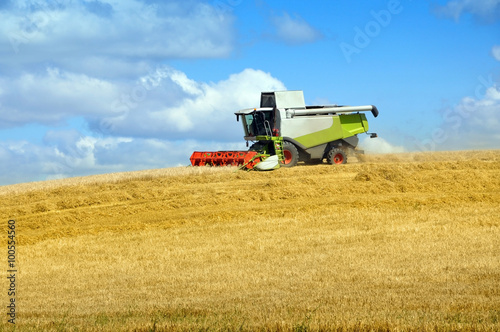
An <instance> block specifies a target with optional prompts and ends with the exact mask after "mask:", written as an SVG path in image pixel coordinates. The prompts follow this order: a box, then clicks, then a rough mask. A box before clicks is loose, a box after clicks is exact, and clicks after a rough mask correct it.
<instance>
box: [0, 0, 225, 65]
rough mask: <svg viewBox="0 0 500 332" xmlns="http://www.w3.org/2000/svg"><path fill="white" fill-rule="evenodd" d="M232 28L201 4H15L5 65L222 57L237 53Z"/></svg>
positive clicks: (0, 49) (2, 25)
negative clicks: (95, 59) (64, 59)
mask: <svg viewBox="0 0 500 332" xmlns="http://www.w3.org/2000/svg"><path fill="white" fill-rule="evenodd" d="M232 24H233V18H232V16H231V14H230V13H229V12H220V11H217V9H216V8H214V7H212V6H210V5H209V4H207V3H205V2H199V1H189V0H188V1H179V0H173V1H141V0H123V1H110V0H101V1H70V0H60V1H56V2H54V1H42V0H39V1H36V2H33V1H28V0H24V1H15V2H11V3H10V5H8V6H5V7H3V8H2V7H0V59H1V60H0V62H1V63H3V64H11V65H20V64H23V65H26V64H29V63H33V62H39V61H52V59H53V58H54V56H58V57H64V56H67V57H71V58H72V59H73V61H75V59H78V58H85V57H87V56H100V57H126V58H136V59H138V58H144V57H147V58H157V59H161V58H180V57H182V58H194V57H195V58H198V57H221V56H227V55H228V54H229V53H230V52H231V50H232V45H233V42H234V36H233V29H231V27H232ZM82 45H85V47H82Z"/></svg>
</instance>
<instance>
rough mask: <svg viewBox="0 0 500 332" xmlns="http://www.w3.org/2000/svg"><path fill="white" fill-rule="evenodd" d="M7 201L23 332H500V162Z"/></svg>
mask: <svg viewBox="0 0 500 332" xmlns="http://www.w3.org/2000/svg"><path fill="white" fill-rule="evenodd" d="M0 200H1V203H2V204H1V206H0V211H1V213H0V215H1V216H2V218H3V219H4V222H3V223H4V226H5V227H3V229H5V231H4V232H3V234H4V235H3V236H4V237H5V241H6V240H7V228H6V226H7V221H8V220H9V219H15V220H16V231H17V240H18V245H17V266H18V280H17V293H16V303H17V307H16V310H17V318H16V330H18V331H38V330H54V331H57V330H59V331H120V330H122V331H125V330H127V331H134V330H135V331H154V330H169V331H170V330H172V331H184V330H208V331H212V330H218V331H225V330H269V331H276V330H277V331H306V330H311V331H317V330H338V331H349V330H357V331H363V330H366V331H385V330H394V331H407V330H418V331H425V330H427V331H435V330H438V331H439V330H442V331H448V330H464V331H496V330H498V329H500V151H461V152H440V153H415V154H397V155H371V156H370V155H368V156H365V158H364V160H363V162H361V161H356V160H353V162H352V163H349V164H346V165H340V166H331V165H326V164H323V165H302V166H298V167H294V168H290V169H284V168H282V169H279V170H276V171H272V172H262V173H258V172H244V171H238V170H236V169H235V168H207V167H203V168H193V167H179V168H171V169H163V170H150V171H141V172H133V173H121V174H108V175H99V176H91V177H85V178H72V179H66V180H57V181H46V182H39V183H31V184H20V185H13V186H4V187H0ZM5 256H7V253H5ZM4 265H5V266H7V257H5V264H4ZM6 269H7V267H5V270H6ZM7 283H8V280H6V279H5V278H2V282H1V283H0V287H1V288H0V292H1V294H2V296H1V297H0V300H2V302H1V303H3V304H5V305H3V304H2V307H3V308H5V309H4V311H5V313H6V312H7V308H6V305H7V304H8V301H9V299H8V297H7V288H8V284H7ZM2 317H4V318H3V319H2V322H0V329H1V330H12V329H13V328H12V325H11V324H10V323H8V322H7V315H6V314H3V315H2Z"/></svg>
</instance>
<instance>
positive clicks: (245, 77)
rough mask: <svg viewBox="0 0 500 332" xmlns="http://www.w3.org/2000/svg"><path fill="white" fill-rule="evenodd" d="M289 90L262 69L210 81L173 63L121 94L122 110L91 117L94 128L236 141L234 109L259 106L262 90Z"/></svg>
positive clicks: (123, 133) (238, 131)
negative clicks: (198, 78)
mask: <svg viewBox="0 0 500 332" xmlns="http://www.w3.org/2000/svg"><path fill="white" fill-rule="evenodd" d="M285 89H286V88H285V86H284V84H283V83H282V82H280V81H279V80H277V79H276V78H274V77H272V76H271V75H270V74H269V73H265V72H263V71H261V70H254V69H245V70H243V71H242V72H240V73H237V74H233V75H231V76H230V77H229V78H228V79H226V80H222V81H219V82H217V83H205V82H196V81H194V80H192V79H190V78H188V77H187V76H186V75H185V74H184V73H182V72H180V71H177V70H174V69H172V68H166V67H165V68H159V69H158V70H157V71H156V72H155V73H154V74H152V75H151V76H146V77H142V78H141V79H140V80H138V83H137V85H136V86H135V87H133V88H132V89H131V90H129V92H128V93H127V94H126V95H125V96H122V99H121V101H120V103H119V104H118V107H119V109H121V110H124V111H125V112H124V113H123V114H117V115H116V116H109V117H105V118H100V119H97V120H96V121H92V128H93V129H94V130H96V131H100V132H104V133H106V134H108V135H114V136H115V135H116V136H133V137H148V138H153V137H154V138H161V139H189V138H194V139H207V140H221V141H227V140H234V139H236V138H237V137H240V136H241V125H238V124H237V123H236V120H235V116H234V112H236V111H238V110H239V109H242V108H248V107H258V106H259V101H260V92H262V91H274V90H285ZM171 91H177V93H176V95H177V97H178V98H177V99H175V102H173V103H169V102H167V101H165V99H166V98H168V95H169V94H170V93H171Z"/></svg>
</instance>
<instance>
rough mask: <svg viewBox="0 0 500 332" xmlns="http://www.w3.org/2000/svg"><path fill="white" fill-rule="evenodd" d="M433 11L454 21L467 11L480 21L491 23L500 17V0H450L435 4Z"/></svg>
mask: <svg viewBox="0 0 500 332" xmlns="http://www.w3.org/2000/svg"><path fill="white" fill-rule="evenodd" d="M435 12H436V13H437V14H438V15H442V16H445V17H450V18H453V19H455V20H456V21H458V20H459V19H460V17H461V16H462V15H463V14H465V13H468V14H471V15H472V16H473V17H474V18H476V19H477V20H480V21H481V22H485V23H492V22H495V21H498V20H499V19H500V0H452V1H449V2H448V3H446V5H444V6H437V7H436V8H435Z"/></svg>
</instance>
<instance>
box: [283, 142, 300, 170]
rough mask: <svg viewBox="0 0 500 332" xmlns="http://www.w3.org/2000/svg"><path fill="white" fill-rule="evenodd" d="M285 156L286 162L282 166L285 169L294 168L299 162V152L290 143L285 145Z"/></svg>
mask: <svg viewBox="0 0 500 332" xmlns="http://www.w3.org/2000/svg"><path fill="white" fill-rule="evenodd" d="M283 156H284V157H285V160H284V162H283V163H282V164H281V166H283V167H293V166H295V165H297V162H298V161H299V151H297V148H296V147H295V145H293V144H292V143H290V142H284V143H283Z"/></svg>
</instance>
